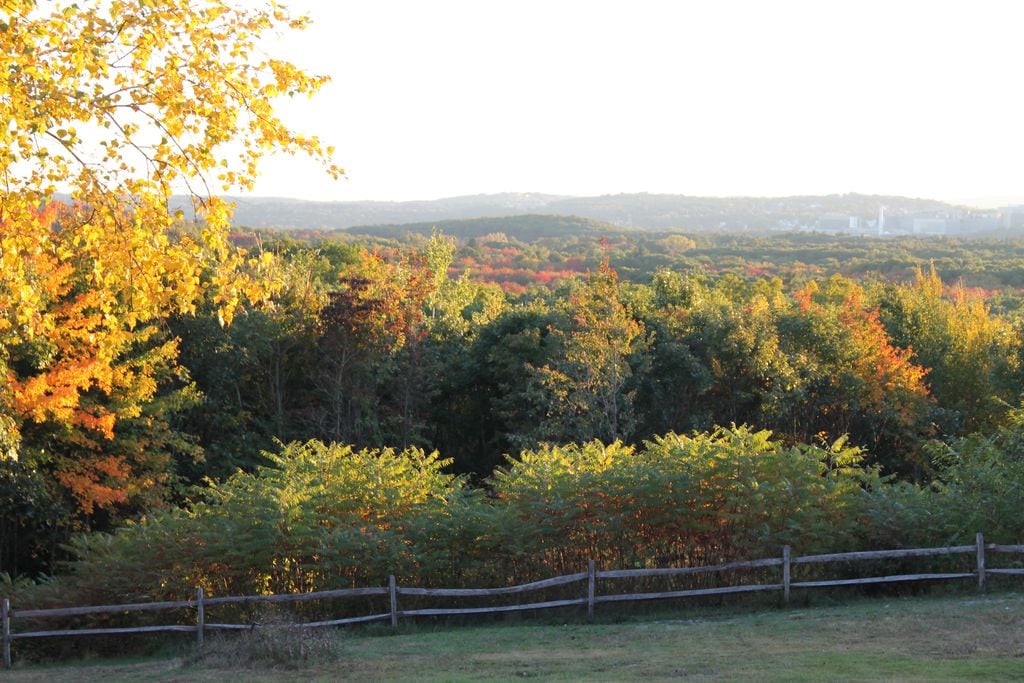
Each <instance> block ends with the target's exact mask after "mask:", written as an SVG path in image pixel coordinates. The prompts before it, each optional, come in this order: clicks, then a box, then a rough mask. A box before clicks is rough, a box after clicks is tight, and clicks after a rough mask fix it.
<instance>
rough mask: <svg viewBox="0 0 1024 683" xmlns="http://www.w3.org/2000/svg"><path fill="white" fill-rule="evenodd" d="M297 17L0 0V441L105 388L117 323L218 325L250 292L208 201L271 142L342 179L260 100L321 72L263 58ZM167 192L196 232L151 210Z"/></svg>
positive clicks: (201, 3) (207, 4) (128, 336)
mask: <svg viewBox="0 0 1024 683" xmlns="http://www.w3.org/2000/svg"><path fill="white" fill-rule="evenodd" d="M306 23H307V22H306V19H305V18H301V17H293V16H292V15H290V14H289V13H288V11H287V10H286V8H285V7H283V6H282V5H279V4H277V3H276V2H272V1H270V0H268V1H267V2H265V3H263V4H259V3H254V2H241V0H238V1H231V0H132V1H128V0H79V1H78V2H74V3H73V2H37V1H35V0H0V55H2V60H3V61H2V64H0V69H2V71H3V78H2V79H0V119H2V125H0V377H3V376H6V377H5V379H6V382H4V383H3V385H0V451H3V450H4V445H3V442H4V438H3V437H4V433H5V432H6V433H7V435H8V437H10V436H11V434H15V433H16V431H17V423H18V422H20V421H21V420H22V419H26V418H28V419H32V420H34V421H40V420H45V419H57V418H58V417H59V416H60V414H61V412H60V411H65V410H69V409H74V407H75V406H76V405H77V397H78V396H79V395H80V394H81V393H83V392H87V391H100V392H105V391H107V386H106V383H105V382H106V380H104V379H103V378H104V377H105V376H106V375H109V372H110V370H109V369H110V367H111V366H112V365H113V364H115V363H116V362H117V359H118V358H119V356H120V354H122V353H123V352H124V350H125V349H126V348H128V347H129V346H130V344H132V343H133V339H134V331H135V330H137V329H141V328H142V327H144V326H145V325H147V324H148V323H151V322H152V321H155V320H159V319H162V318H164V317H166V316H167V315H170V314H173V313H188V312H192V311H194V310H195V309H196V306H197V305H198V303H199V302H200V301H203V300H205V301H208V302H210V303H211V304H212V305H214V306H216V307H217V308H218V310H219V311H220V313H221V315H222V316H223V318H224V320H225V321H226V322H229V321H230V318H231V316H232V315H233V313H234V312H235V310H236V309H237V307H238V306H239V304H240V302H241V301H244V300H245V299H246V298H252V297H253V296H259V290H260V287H261V286H262V285H261V284H260V282H259V280H260V277H259V271H258V264H257V269H256V270H254V269H253V268H240V266H241V264H242V261H243V255H242V254H239V253H237V252H235V251H233V250H232V249H231V248H230V247H229V245H228V243H227V234H228V231H227V228H228V222H229V219H230V208H229V206H228V205H227V204H226V203H225V202H224V201H223V200H220V199H217V198H216V196H215V195H217V194H218V193H223V192H228V191H231V190H244V189H246V188H249V187H251V186H252V184H253V182H254V180H255V177H256V173H257V166H258V164H259V162H260V161H261V159H263V158H264V157H265V155H267V154H268V153H271V152H281V151H283V152H287V153H293V154H296V153H297V154H305V155H308V156H310V157H312V158H313V159H314V160H315V161H316V162H319V163H320V164H321V165H323V167H324V168H325V169H326V171H327V172H328V173H329V174H331V175H334V176H338V175H340V174H341V173H342V171H341V169H340V168H338V167H337V166H335V165H334V164H333V162H332V161H331V153H332V150H331V149H330V148H329V147H326V146H324V145H322V144H321V142H320V141H319V140H317V139H316V138H313V137H305V136H303V135H301V134H299V133H297V132H295V131H292V130H291V129H290V128H289V127H288V126H286V125H285V124H284V123H283V122H282V121H281V119H280V118H279V117H278V116H277V115H276V114H275V111H274V103H275V101H276V100H277V99H278V98H281V97H295V96H302V95H307V96H308V95H311V94H313V93H314V92H316V90H317V89H318V88H319V87H320V86H321V85H322V84H323V83H324V79H323V78H321V77H316V76H310V75H308V74H306V73H304V72H303V71H302V70H301V69H299V68H297V67H296V66H294V65H292V64H291V63H289V62H287V61H282V60H280V59H275V58H274V57H272V56H268V55H267V54H266V50H265V46H267V45H269V44H271V42H272V41H271V39H272V38H273V37H274V36H275V35H276V34H277V33H278V32H280V31H287V30H293V29H301V28H303V27H304V26H305V25H306ZM175 190H177V191H179V192H180V191H185V192H187V193H190V194H191V195H192V196H193V198H194V201H195V208H196V218H197V219H198V224H199V225H200V226H201V227H202V229H201V230H193V229H191V228H190V227H189V226H187V225H185V224H184V223H182V221H181V219H182V218H183V217H182V216H175V215H173V214H172V212H170V211H169V209H168V199H169V197H170V195H171V193H172V192H173V191H175ZM56 193H62V194H69V195H70V196H71V198H72V201H71V202H70V204H69V205H68V206H60V207H55V206H54V201H53V200H54V195H55V194H56ZM189 218H191V216H190V217H189ZM58 330H59V331H60V333H57V331H58ZM37 340H45V342H46V346H47V348H48V349H49V350H48V351H47V352H46V353H45V354H40V353H38V352H36V351H32V352H31V353H29V352H28V351H26V349H32V348H35V347H33V346H32V345H33V344H35V343H36V341H37ZM26 354H28V355H26ZM26 359H28V360H26ZM14 361H18V362H17V363H16V364H14ZM68 365H74V367H75V368H76V371H75V372H74V373H63V374H61V373H59V372H57V370H58V369H59V368H61V367H65V366H68ZM15 368H18V370H17V371H16V370H15ZM19 373H20V374H19ZM61 377H66V378H67V377H73V380H71V379H68V380H67V381H64V380H61V379H60V378H61ZM30 384H31V385H32V386H33V387H35V388H34V392H35V393H33V395H32V400H31V401H30V402H29V403H31V405H32V409H31V411H30V414H28V415H26V414H19V411H18V410H16V409H15V410H13V414H14V417H13V420H14V421H13V423H12V422H11V420H12V417H11V415H12V408H11V407H12V406H18V405H25V404H26V397H25V396H19V395H17V394H18V391H19V389H18V387H25V386H28V385H30ZM12 393H13V394H14V395H12ZM58 408H59V410H58ZM21 412H22V413H24V412H25V411H21ZM4 425H6V427H5V426H4ZM7 441H8V442H11V438H8V439H7Z"/></svg>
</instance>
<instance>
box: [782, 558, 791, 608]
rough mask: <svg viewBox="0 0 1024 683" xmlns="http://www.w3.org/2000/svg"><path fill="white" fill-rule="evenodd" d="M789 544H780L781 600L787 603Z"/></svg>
mask: <svg viewBox="0 0 1024 683" xmlns="http://www.w3.org/2000/svg"><path fill="white" fill-rule="evenodd" d="M789 583H790V582H789V546H788V545H784V546H782V602H783V603H784V604H787V605H788V604H789Z"/></svg>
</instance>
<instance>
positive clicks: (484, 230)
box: [345, 214, 622, 242]
mask: <svg viewBox="0 0 1024 683" xmlns="http://www.w3.org/2000/svg"><path fill="white" fill-rule="evenodd" d="M435 228H436V229H437V230H440V231H441V232H443V233H444V234H445V235H448V236H451V237H456V238H458V239H460V240H469V239H473V238H478V237H484V236H486V235H494V234H496V233H504V234H505V235H507V236H508V237H513V238H515V239H518V240H522V241H526V242H529V241H532V240H536V239H538V238H541V237H567V236H571V235H594V234H609V233H620V232H622V228H621V227H620V226H617V225H613V224H611V223H606V222H604V221H597V220H594V219H593V218H580V217H579V216H549V215H539V214H529V215H525V216H502V217H490V218H459V219H454V220H439V221H428V222H424V223H404V224H400V225H362V226H355V227H352V228H346V229H345V232H349V233H352V234H358V235H372V236H374V237H389V238H399V237H402V236H403V235H406V234H409V233H413V234H420V235H430V234H431V232H433V230H434V229H435Z"/></svg>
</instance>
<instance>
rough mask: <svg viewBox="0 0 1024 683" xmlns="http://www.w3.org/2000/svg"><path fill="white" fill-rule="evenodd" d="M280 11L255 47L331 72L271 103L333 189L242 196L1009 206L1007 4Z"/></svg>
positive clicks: (279, 187) (273, 173) (1015, 193)
mask: <svg viewBox="0 0 1024 683" xmlns="http://www.w3.org/2000/svg"><path fill="white" fill-rule="evenodd" d="M289 5H290V6H291V7H292V8H293V9H295V10H297V11H300V12H305V13H308V14H309V15H310V16H311V18H312V19H313V22H314V25H313V26H312V27H311V28H310V29H309V30H308V31H306V32H304V33H302V34H299V35H297V36H288V37H286V38H285V39H284V40H283V41H281V43H280V44H279V45H276V46H273V47H272V49H273V50H275V51H276V52H277V53H279V54H280V55H281V56H283V57H286V58H288V59H291V60H293V61H295V62H297V63H298V64H300V65H303V66H306V67H308V68H309V69H310V70H311V71H313V72H319V73H327V74H329V75H331V76H332V78H333V82H332V83H331V84H329V85H328V86H327V87H326V88H325V89H324V91H323V92H322V93H321V94H320V95H318V96H317V97H315V98H314V99H313V100H311V101H310V100H305V99H303V100H301V101H299V100H296V101H294V102H293V101H287V102H283V103H282V107H281V113H282V115H283V117H284V118H285V120H286V121H288V122H290V123H292V124H293V125H294V126H295V127H296V128H298V129H299V130H302V131H304V132H308V133H311V134H316V135H318V136H319V137H320V138H321V139H323V140H324V141H325V142H326V143H328V144H333V145H334V146H335V147H336V148H337V154H336V159H337V161H338V162H339V163H340V164H341V165H342V166H344V167H345V168H346V171H347V174H348V178H347V179H346V180H342V181H339V182H336V183H335V182H332V181H330V180H329V179H327V178H326V177H325V176H324V175H323V174H321V173H320V172H319V171H318V169H317V168H316V167H315V165H314V164H313V163H311V162H309V161H307V160H304V159H294V160H292V159H287V158H283V159H282V158H276V157H275V158H271V159H268V160H267V162H266V163H265V165H264V168H263V174H262V177H261V179H260V181H259V182H258V184H257V187H256V189H255V191H254V193H253V194H255V195H257V196H276V197H294V198H300V199H317V200H334V201H352V200H381V201H387V200H394V201H401V200H411V199H437V198H441V197H453V196H461V195H471V194H494V193H500V192H540V193H549V194H563V195H576V196H592V195H601V194H618V193H630V192H650V193H669V194H686V195H698V196H768V197H773V196H792V195H825V194H843V193H848V192H856V193H862V194H888V195H902V196H908V197H927V198H933V199H940V200H943V201H950V202H955V203H960V204H970V205H977V206H985V207H989V206H999V205H1002V204H1012V203H1021V202H1022V201H1024V165H1022V164H1021V163H1020V160H1021V159H1022V158H1024V136H1022V135H1021V134H1020V130H1021V124H1020V120H1019V112H1020V111H1024V92H1021V91H1020V89H1019V88H1017V87H1015V85H1014V84H1015V83H1016V80H1017V75H1016V71H1017V69H1016V65H1017V63H1018V62H1019V57H1018V55H1017V49H1016V45H1017V36H1016V33H1017V31H1018V27H1019V26H1020V25H1021V19H1024V6H1021V5H1018V4H1017V3H1014V2H995V1H989V2H985V1H980V2H974V3H971V4H969V5H968V4H966V3H959V2H957V3H954V2H941V1H940V2H935V1H932V2H919V1H916V0H907V1H904V2H898V3H893V2H875V1H872V0H866V1H864V2H858V3H841V4H840V3H821V2H805V1H800V2H796V1H786V0H782V1H780V2H774V3H763V2H740V1H735V0H734V1H729V0H725V1H723V2H716V3H704V2H700V3H698V2H653V1H648V2H643V1H640V2H637V3H631V4H629V5H625V4H623V3H619V2H599V1H591V2H578V1H576V0H561V1H559V2H535V1H532V0H520V1H518V2H515V3H511V2H503V1H500V0H499V1H496V2H490V3H477V2H461V1H460V2H453V1H450V0H437V1H436V2H432V3H416V2H398V1H395V0H379V1H378V2H374V3H358V2H338V3H323V2H319V1H317V0H293V2H291V3H289Z"/></svg>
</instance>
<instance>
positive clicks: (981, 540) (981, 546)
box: [974, 531, 985, 591]
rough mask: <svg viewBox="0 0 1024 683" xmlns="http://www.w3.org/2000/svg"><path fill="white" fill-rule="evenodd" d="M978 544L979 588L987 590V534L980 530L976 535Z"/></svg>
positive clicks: (975, 539) (975, 538)
mask: <svg viewBox="0 0 1024 683" xmlns="http://www.w3.org/2000/svg"><path fill="white" fill-rule="evenodd" d="M974 541H975V543H977V545H978V590H980V591H983V590H985V536H984V534H982V533H981V532H980V531H979V532H978V535H977V536H975V537H974Z"/></svg>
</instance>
